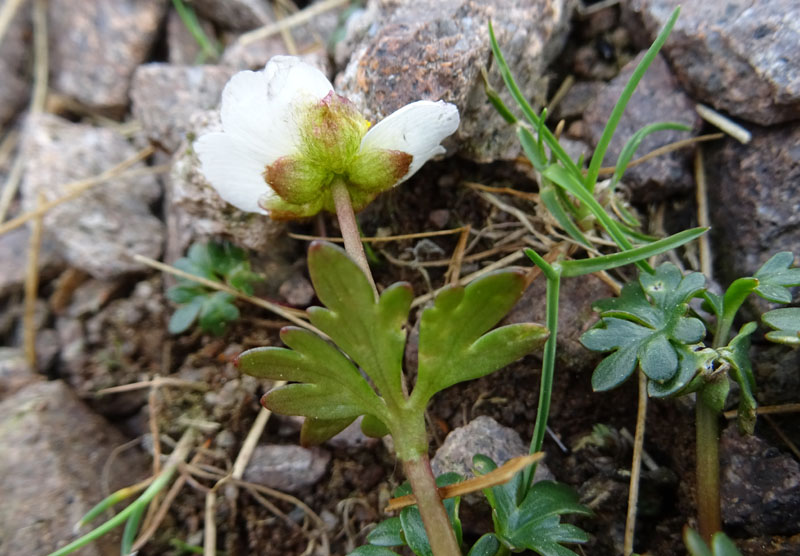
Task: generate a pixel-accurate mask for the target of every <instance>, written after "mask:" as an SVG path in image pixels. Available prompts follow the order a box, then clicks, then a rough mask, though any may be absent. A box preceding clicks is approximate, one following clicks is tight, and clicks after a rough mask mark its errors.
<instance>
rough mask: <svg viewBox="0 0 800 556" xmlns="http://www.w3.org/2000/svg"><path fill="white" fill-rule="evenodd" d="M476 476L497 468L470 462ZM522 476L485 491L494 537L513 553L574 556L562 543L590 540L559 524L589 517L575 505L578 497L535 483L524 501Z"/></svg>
mask: <svg viewBox="0 0 800 556" xmlns="http://www.w3.org/2000/svg"><path fill="white" fill-rule="evenodd" d="M473 464H474V466H475V473H476V475H479V474H480V475H483V474H486V473H488V472H490V471H493V470H494V469H496V468H497V466H496V465H495V463H494V462H493V461H492V460H491V459H490V458H488V457H486V456H480V455H479V456H475V457H474V458H473ZM522 475H523V473H518V474H517V476H515V477H514V478H513V479H512V480H511V481H509V482H508V483H506V484H503V485H499V486H496V487H492V488H490V489H486V490H484V494H485V495H486V498H487V500H488V501H489V504H490V505H491V506H492V519H493V520H494V526H495V527H494V528H495V535H496V536H497V538H498V539H499V540H500V542H502V543H503V544H505V545H506V546H507V547H509V548H510V549H511V550H512V551H514V552H518V551H521V550H522V549H526V548H527V549H528V550H532V551H534V552H536V553H537V554H541V555H542V556H574V555H575V552H573V551H572V550H570V549H568V548H566V547H565V546H563V544H564V543H583V542H586V541H588V540H589V536H588V535H587V534H586V533H585V532H584V531H583V530H581V529H580V528H578V527H577V526H575V525H571V524H569V523H561V516H562V515H567V514H577V515H586V516H589V515H592V512H591V511H590V510H589V509H588V508H587V507H585V506H583V505H581V504H580V503H578V496H577V494H576V493H575V492H574V491H573V490H572V489H571V488H569V487H568V486H567V485H563V484H559V483H554V482H552V481H539V482H537V483H534V484H533V485H532V486H531V487H530V489H528V491H527V493H526V494H525V495H524V498H523V499H522V500H521V501H518V499H519V498H520V496H521V495H522V494H523V492H524V491H523V489H522V484H521V482H522Z"/></svg>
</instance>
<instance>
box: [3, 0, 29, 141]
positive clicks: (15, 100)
mask: <svg viewBox="0 0 800 556" xmlns="http://www.w3.org/2000/svg"><path fill="white" fill-rule="evenodd" d="M30 37H31V21H30V6H29V5H26V4H25V3H23V4H22V5H21V6H20V7H19V8H18V9H17V13H16V15H15V16H14V18H13V19H12V20H11V22H10V23H9V24H8V28H7V29H6V32H5V35H3V40H2V41H0V75H2V76H3V79H0V126H3V125H5V124H6V122H8V121H9V120H11V119H12V118H13V117H14V116H15V115H16V114H17V112H18V111H19V110H20V109H21V108H22V107H23V106H25V103H26V102H27V100H28V95H29V93H30V89H31V81H30V78H29V76H28V74H29V71H28V69H27V68H28V65H29V64H30V61H31V58H32V56H31V47H30V44H29V43H30Z"/></svg>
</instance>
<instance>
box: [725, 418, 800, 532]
mask: <svg viewBox="0 0 800 556" xmlns="http://www.w3.org/2000/svg"><path fill="white" fill-rule="evenodd" d="M720 494H721V498H722V520H723V522H724V523H725V526H726V527H730V528H732V530H744V531H746V532H747V533H748V534H749V535H751V536H754V537H757V536H762V535H787V536H788V535H796V534H798V533H800V464H798V463H797V461H796V460H795V459H794V458H792V457H791V456H790V455H788V454H781V452H780V451H779V450H778V449H777V448H775V447H773V446H770V445H769V444H768V443H767V442H765V441H764V440H761V439H760V438H758V437H756V436H740V435H739V433H738V432H737V430H736V424H735V423H732V424H731V425H729V426H728V428H727V429H725V431H724V432H723V434H722V437H721V439H720Z"/></svg>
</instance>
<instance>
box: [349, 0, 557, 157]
mask: <svg viewBox="0 0 800 556" xmlns="http://www.w3.org/2000/svg"><path fill="white" fill-rule="evenodd" d="M376 5H377V7H376ZM569 11H570V10H569V9H568V2H567V1H566V0H514V1H513V2H505V1H499V0H493V1H489V2H478V1H476V0H443V1H440V2H433V3H420V2H414V1H412V0H402V1H395V2H380V1H377V0H376V1H371V2H369V3H368V5H367V9H366V11H365V12H364V15H363V16H362V17H361V18H359V20H358V21H357V22H356V23H357V24H356V23H354V24H353V25H352V27H349V31H350V33H351V35H355V37H356V38H355V39H354V38H352V37H351V38H350V39H348V40H349V41H350V42H352V43H354V44H355V45H356V46H355V47H354V50H353V54H352V55H351V57H350V61H349V63H348V65H347V68H346V70H345V71H344V73H343V74H341V75H340V76H339V77H338V79H337V81H336V85H337V88H338V89H340V90H341V92H342V94H344V95H345V96H347V97H348V98H350V99H351V100H353V101H354V102H356V103H357V104H358V105H359V106H360V107H362V108H363V109H364V111H365V114H366V116H367V117H368V118H369V119H371V120H373V121H377V120H380V119H382V118H384V117H385V116H388V115H389V114H391V113H392V112H394V111H395V110H397V109H398V108H400V107H402V106H404V105H406V104H408V103H409V102H413V101H416V100H424V99H427V100H439V99H441V100H445V101H448V102H452V103H454V104H455V105H456V106H458V108H459V111H460V113H461V126H460V128H459V131H458V132H457V134H456V136H455V142H456V143H457V145H458V149H459V150H460V151H461V153H462V154H465V155H466V156H469V157H471V158H473V159H475V160H478V161H482V162H488V161H491V160H495V159H498V158H513V157H515V156H516V155H517V153H518V152H519V146H518V143H517V139H516V136H515V134H514V130H513V128H511V127H510V126H508V124H506V123H505V121H504V120H503V119H502V118H500V116H499V115H498V114H497V113H496V111H495V110H494V108H493V107H492V106H491V105H490V104H489V102H488V100H487V98H486V95H485V93H484V90H483V82H482V80H481V74H480V70H481V68H482V67H484V66H486V67H489V69H490V81H491V83H492V84H493V86H494V87H495V88H496V89H497V90H498V91H504V86H503V85H502V81H501V79H500V77H499V73H497V69H496V64H493V63H491V49H490V46H489V35H488V29H487V22H488V21H489V20H490V19H491V21H492V23H493V25H494V29H495V32H496V35H497V39H498V42H499V44H500V46H501V48H502V49H503V52H504V53H505V55H506V58H507V60H508V62H509V64H510V67H511V69H512V71H513V72H514V73H515V75H516V77H517V79H518V80H519V85H520V87H521V89H522V91H523V92H524V94H525V95H526V96H527V97H528V98H530V99H532V100H533V102H534V104H536V103H537V101H538V100H540V99H541V97H542V96H543V94H544V93H545V89H546V80H545V79H544V78H543V72H544V68H545V67H546V66H547V64H548V63H549V62H550V61H552V60H553V59H554V57H555V56H556V55H557V54H558V53H559V51H560V50H561V47H562V45H563V41H564V39H565V37H566V32H567V30H568V18H569ZM358 37H361V39H360V40H358ZM502 95H503V98H505V99H508V97H507V95H505V93H504V92H502ZM510 102H511V101H510V100H507V103H509V105H510ZM450 142H451V144H452V140H451V141H450Z"/></svg>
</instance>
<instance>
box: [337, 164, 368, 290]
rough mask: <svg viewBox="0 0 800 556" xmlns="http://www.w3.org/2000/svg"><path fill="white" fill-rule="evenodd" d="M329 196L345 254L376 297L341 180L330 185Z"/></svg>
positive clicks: (351, 205)
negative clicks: (367, 281)
mask: <svg viewBox="0 0 800 556" xmlns="http://www.w3.org/2000/svg"><path fill="white" fill-rule="evenodd" d="M331 195H332V196H333V203H334V205H335V206H336V217H337V218H338V219H339V229H341V231H342V238H344V248H345V251H347V254H348V255H350V257H352V259H353V260H354V261H355V262H356V264H358V266H359V267H360V268H361V270H363V271H364V274H366V276H367V279H368V280H369V283H370V285H372V291H373V292H375V296H376V297H377V296H378V288H376V287H375V280H374V279H373V278H372V271H370V269H369V262H368V261H367V255H366V253H364V245H363V244H362V243H361V235H360V234H359V232H358V222H356V213H355V212H353V203H352V202H351V200H350V193H349V192H348V191H347V186H346V185H345V183H344V181H342V180H341V179H336V180H334V181H333V183H332V184H331Z"/></svg>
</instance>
